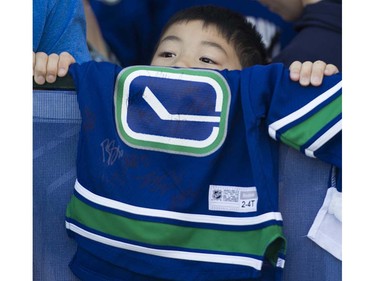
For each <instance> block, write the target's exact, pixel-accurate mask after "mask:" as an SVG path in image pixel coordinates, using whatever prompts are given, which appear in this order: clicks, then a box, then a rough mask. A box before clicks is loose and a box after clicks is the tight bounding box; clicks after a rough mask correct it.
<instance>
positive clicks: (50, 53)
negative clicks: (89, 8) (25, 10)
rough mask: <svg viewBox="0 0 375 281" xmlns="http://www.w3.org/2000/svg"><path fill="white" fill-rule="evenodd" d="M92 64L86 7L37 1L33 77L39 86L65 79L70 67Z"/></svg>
mask: <svg viewBox="0 0 375 281" xmlns="http://www.w3.org/2000/svg"><path fill="white" fill-rule="evenodd" d="M89 60H91V56H90V53H89V50H88V47H87V43H86V20H85V15H84V10H83V4H82V2H81V1H77V0H64V1H58V0H33V74H34V80H35V82H36V83H37V84H44V83H45V82H46V81H47V82H48V83H53V82H54V81H55V80H56V76H60V77H63V76H65V75H66V73H67V71H68V66H69V64H70V63H73V62H78V63H83V62H85V61H89Z"/></svg>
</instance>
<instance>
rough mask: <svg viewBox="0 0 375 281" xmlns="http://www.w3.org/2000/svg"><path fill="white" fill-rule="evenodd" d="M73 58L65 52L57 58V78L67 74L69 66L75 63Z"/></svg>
mask: <svg viewBox="0 0 375 281" xmlns="http://www.w3.org/2000/svg"><path fill="white" fill-rule="evenodd" d="M75 62H76V61H75V59H74V58H73V56H72V55H71V54H69V53H67V52H62V53H61V54H60V57H59V64H58V73H57V75H58V76H59V77H64V76H65V75H66V74H67V73H68V69H69V66H70V65H71V64H73V63H75Z"/></svg>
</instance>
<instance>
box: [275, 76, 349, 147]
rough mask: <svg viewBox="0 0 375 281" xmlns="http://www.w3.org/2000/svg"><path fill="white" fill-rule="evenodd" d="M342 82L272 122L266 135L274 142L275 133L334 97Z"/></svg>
mask: <svg viewBox="0 0 375 281" xmlns="http://www.w3.org/2000/svg"><path fill="white" fill-rule="evenodd" d="M341 84H342V81H340V82H338V83H337V84H336V85H335V86H333V87H332V88H330V89H328V90H327V91H325V92H324V93H323V94H321V95H319V96H318V97H316V98H315V99H313V100H312V101H310V102H309V103H308V104H306V105H305V106H303V107H301V108H300V109H298V110H297V111H294V112H293V113H291V114H289V115H287V116H285V117H284V118H282V119H280V120H277V121H275V122H273V123H272V124H271V125H269V126H268V133H269V135H270V136H271V137H272V138H273V139H275V140H276V132H277V131H278V130H279V129H281V128H282V127H284V126H286V125H288V124H290V123H292V122H294V121H295V120H297V119H299V118H301V117H302V116H304V115H306V114H307V113H308V112H310V111H311V110H313V109H314V108H316V107H317V106H319V105H320V104H321V103H323V102H324V101H325V100H327V99H328V98H329V97H331V96H332V95H334V94H335V93H336V92H337V91H339V90H340V89H341V88H342V85H341Z"/></svg>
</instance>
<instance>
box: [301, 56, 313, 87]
mask: <svg viewBox="0 0 375 281" xmlns="http://www.w3.org/2000/svg"><path fill="white" fill-rule="evenodd" d="M312 66H313V63H312V62H311V61H305V62H304V63H303V64H302V68H301V72H300V78H299V83H300V84H301V85H302V86H308V85H310V77H311V72H312Z"/></svg>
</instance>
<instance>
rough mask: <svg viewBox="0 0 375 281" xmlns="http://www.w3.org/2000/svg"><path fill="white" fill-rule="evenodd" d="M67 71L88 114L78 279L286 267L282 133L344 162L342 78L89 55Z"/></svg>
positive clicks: (247, 273)
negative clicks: (308, 78) (315, 82)
mask: <svg viewBox="0 0 375 281" xmlns="http://www.w3.org/2000/svg"><path fill="white" fill-rule="evenodd" d="M70 74H71V75H72V76H73V78H74V81H75V85H76V90H77V93H78V96H77V97H78V103H79V107H80V111H81V115H82V127H81V133H80V140H79V144H78V156H77V181H76V184H75V190H74V195H73V196H72V199H71V201H70V203H69V205H68V207H67V212H66V228H67V229H68V233H69V234H70V235H71V236H72V237H74V239H75V240H76V241H77V243H78V252H77V253H80V254H79V255H80V256H82V255H84V257H85V258H84V260H85V264H82V263H81V262H79V261H78V260H79V259H78V258H75V259H73V261H72V263H71V268H72V270H73V272H74V273H75V274H76V275H77V276H78V277H80V278H81V279H83V280H136V279H135V278H134V279H129V278H125V277H124V276H125V275H124V274H125V273H124V272H132V273H134V274H139V275H141V276H145V277H144V278H145V279H140V280H151V278H155V279H156V280H226V281H228V280H243V279H251V278H259V277H260V275H261V270H262V267H263V266H264V264H265V263H266V262H270V263H272V264H273V265H274V267H275V268H280V269H281V268H282V267H283V265H284V255H285V248H286V247H285V244H286V242H285V238H284V237H283V232H282V216H281V214H280V212H279V210H278V174H277V170H278V168H277V163H278V150H277V142H276V141H275V140H279V141H283V142H285V143H287V144H288V145H290V146H292V147H294V148H296V149H298V150H300V151H301V152H302V153H305V154H306V155H308V156H310V157H318V158H320V159H322V160H324V161H326V162H328V163H331V164H334V165H336V166H338V167H341V75H339V74H338V75H334V76H332V77H327V78H325V80H324V83H323V85H322V86H320V87H302V86H300V85H299V84H298V83H296V82H292V81H291V80H290V79H289V72H288V70H286V69H285V68H284V67H283V66H282V65H281V64H274V65H269V66H254V67H251V68H246V69H244V70H242V71H236V70H235V71H227V70H223V71H214V70H204V69H187V68H164V67H154V66H133V67H128V68H125V69H121V68H120V67H118V66H115V65H113V64H110V63H95V62H89V63H85V64H82V65H78V64H75V65H73V66H71V68H70ZM270 136H271V137H270ZM296 192H298V191H296ZM81 260H82V259H81ZM90 260H92V262H90ZM99 273H100V274H99ZM152 280H154V279H152Z"/></svg>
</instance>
